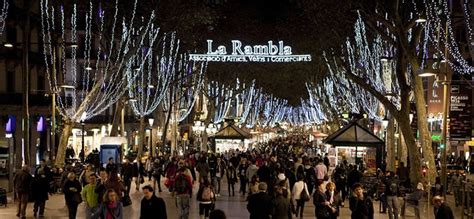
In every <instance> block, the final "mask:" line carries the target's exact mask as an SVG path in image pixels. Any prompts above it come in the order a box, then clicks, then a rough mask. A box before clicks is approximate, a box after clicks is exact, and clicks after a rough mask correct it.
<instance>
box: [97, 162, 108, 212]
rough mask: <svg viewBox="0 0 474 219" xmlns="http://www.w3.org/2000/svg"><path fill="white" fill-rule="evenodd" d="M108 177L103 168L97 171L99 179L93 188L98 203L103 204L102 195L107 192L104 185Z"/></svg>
mask: <svg viewBox="0 0 474 219" xmlns="http://www.w3.org/2000/svg"><path fill="white" fill-rule="evenodd" d="M108 177H109V174H108V173H107V171H106V170H105V169H104V168H101V169H100V170H99V179H98V180H97V183H96V186H95V193H97V196H98V203H99V204H100V203H102V202H103V198H104V194H105V192H106V191H107V188H106V186H105V185H106V183H107V178H108Z"/></svg>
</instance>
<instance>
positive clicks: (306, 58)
mask: <svg viewBox="0 0 474 219" xmlns="http://www.w3.org/2000/svg"><path fill="white" fill-rule="evenodd" d="M212 43H213V40H207V53H206V54H190V55H189V59H190V60H191V61H204V62H310V61H311V55H308V54H304V55H293V51H292V48H291V46H287V45H285V44H284V43H283V41H278V43H274V42H273V41H271V40H270V41H268V44H265V45H253V46H252V45H242V42H241V41H240V40H232V41H231V43H232V49H231V50H228V49H227V47H226V46H224V45H219V46H217V48H215V49H214V47H213V45H212ZM229 52H231V53H230V54H229Z"/></svg>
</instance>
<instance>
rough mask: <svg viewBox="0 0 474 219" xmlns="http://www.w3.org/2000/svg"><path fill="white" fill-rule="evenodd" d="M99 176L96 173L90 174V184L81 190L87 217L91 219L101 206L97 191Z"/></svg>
mask: <svg viewBox="0 0 474 219" xmlns="http://www.w3.org/2000/svg"><path fill="white" fill-rule="evenodd" d="M96 178H97V176H96V175H95V173H92V174H90V175H89V180H87V181H88V182H89V184H87V185H86V186H84V188H83V189H82V192H81V196H82V200H84V202H85V215H86V219H91V218H92V215H93V214H94V213H95V212H96V211H97V208H98V207H99V195H98V194H97V193H96V192H95V188H96V184H97V179H96Z"/></svg>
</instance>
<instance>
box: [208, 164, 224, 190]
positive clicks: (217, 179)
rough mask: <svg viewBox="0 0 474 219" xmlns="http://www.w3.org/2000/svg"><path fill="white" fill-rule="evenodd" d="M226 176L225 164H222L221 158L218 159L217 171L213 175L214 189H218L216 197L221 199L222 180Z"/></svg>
mask: <svg viewBox="0 0 474 219" xmlns="http://www.w3.org/2000/svg"><path fill="white" fill-rule="evenodd" d="M224 174H225V164H224V162H222V160H221V158H220V157H218V158H217V163H216V170H215V173H214V174H211V175H213V178H214V179H213V181H212V183H213V187H214V189H216V192H217V193H216V196H217V197H219V196H220V195H221V180H222V177H224Z"/></svg>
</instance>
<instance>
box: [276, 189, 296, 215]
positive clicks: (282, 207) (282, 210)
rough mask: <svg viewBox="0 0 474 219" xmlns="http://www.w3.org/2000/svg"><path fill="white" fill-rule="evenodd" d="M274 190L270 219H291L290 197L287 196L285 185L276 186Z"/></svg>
mask: <svg viewBox="0 0 474 219" xmlns="http://www.w3.org/2000/svg"><path fill="white" fill-rule="evenodd" d="M275 192H276V197H275V199H274V200H273V212H272V219H291V205H290V199H289V198H288V197H287V196H288V191H287V190H286V188H285V187H283V186H278V187H277V188H276V190H275ZM285 193H286V194H285Z"/></svg>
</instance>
